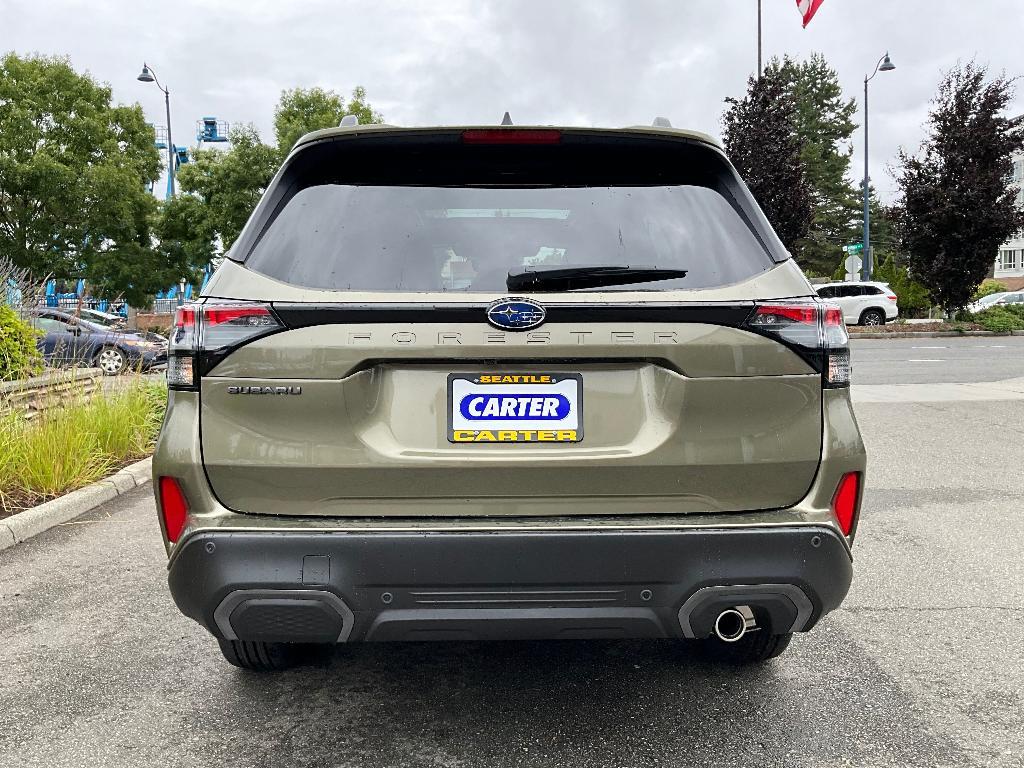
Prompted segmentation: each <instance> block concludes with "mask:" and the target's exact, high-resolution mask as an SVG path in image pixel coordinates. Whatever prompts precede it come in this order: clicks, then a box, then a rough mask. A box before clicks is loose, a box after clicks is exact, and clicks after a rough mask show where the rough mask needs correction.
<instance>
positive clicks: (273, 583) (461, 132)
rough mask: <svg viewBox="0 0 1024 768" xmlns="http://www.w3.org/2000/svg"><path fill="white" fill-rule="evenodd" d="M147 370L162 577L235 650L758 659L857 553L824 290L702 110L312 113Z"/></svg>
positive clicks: (775, 649)
mask: <svg viewBox="0 0 1024 768" xmlns="http://www.w3.org/2000/svg"><path fill="white" fill-rule="evenodd" d="M167 376H168V382H169V385H170V396H169V407H168V411H167V416H166V420H165V422H164V425H163V429H162V431H161V434H160V438H159V442H158V445H157V450H156V455H155V457H154V460H153V472H154V480H155V483H154V486H155V491H156V496H157V506H158V509H159V513H160V514H159V516H160V522H161V527H162V531H163V536H164V540H165V543H166V547H167V552H168V555H169V558H170V563H169V581H170V589H171V593H172V595H173V597H174V600H175V602H176V603H177V605H178V607H179V608H180V609H181V610H182V611H183V612H184V613H185V614H186V615H187V616H189V617H191V618H193V619H194V620H196V621H197V622H199V623H200V624H201V625H202V626H204V627H205V628H206V629H207V630H209V632H210V633H212V634H213V635H214V637H216V638H217V640H218V641H219V642H220V646H221V649H222V651H223V653H224V655H225V657H226V658H227V659H228V660H229V661H230V662H232V663H233V664H236V665H238V666H241V667H246V668H250V669H275V668H280V667H282V666H285V665H287V664H288V663H290V662H292V661H294V660H295V659H297V658H300V656H301V653H302V652H305V651H309V650H310V649H315V648H318V647H324V646H330V645H333V644H335V643H346V642H360V641H384V640H478V639H508V638H563V639H580V638H676V639H678V640H679V641H681V642H687V643H689V644H691V645H692V646H694V647H695V648H697V649H698V650H700V651H702V652H705V653H707V654H709V655H711V656H713V657H715V658H719V659H723V660H726V661H733V662H752V661H763V660H765V659H768V658H771V657H773V656H775V655H777V654H779V653H780V652H782V650H784V649H785V647H786V645H787V644H788V642H789V639H790V636H791V634H792V633H794V632H804V631H807V630H809V629H810V628H811V627H813V626H814V625H815V624H816V623H817V622H818V620H819V619H821V617H822V616H824V615H825V614H826V613H828V612H829V611H832V610H834V609H835V608H836V607H837V606H838V605H839V604H840V602H841V601H842V599H843V598H844V596H845V595H846V592H847V590H848V588H849V585H850V579H851V573H852V568H851V563H852V558H851V549H850V545H851V542H852V538H853V535H854V531H855V527H856V524H857V518H858V511H859V506H860V497H861V492H862V488H863V478H864V468H865V455H864V446H863V444H862V442H861V437H860V433H859V431H858V427H857V422H856V420H855V418H854V413H853V408H852V407H851V403H850V394H849V381H850V356H849V349H848V337H847V333H846V328H845V326H844V324H843V318H842V314H841V312H840V310H839V309H838V308H837V307H834V306H831V305H829V304H827V303H823V302H822V301H821V300H820V298H819V297H818V296H817V295H816V294H815V292H814V290H813V289H812V288H811V286H810V285H809V284H808V282H807V280H806V279H805V278H804V276H803V274H802V273H801V271H800V269H799V268H798V267H797V265H796V264H795V263H794V262H793V259H792V258H791V257H790V255H789V254H788V253H787V251H786V250H785V248H784V247H783V245H782V244H781V243H780V241H779V240H778V238H777V237H776V235H775V234H774V232H773V231H772V229H771V227H770V225H769V224H768V222H767V221H766V219H765V217H764V215H763V214H762V212H761V211H760V209H759V208H758V206H757V204H756V203H755V202H754V200H753V198H752V197H751V195H750V193H749V191H748V190H747V188H746V187H745V185H744V184H743V182H742V180H741V179H740V178H739V176H738V175H737V173H736V171H735V170H734V168H733V167H732V165H731V164H730V163H729V161H728V159H727V158H726V156H725V154H724V153H723V151H722V149H721V148H720V147H719V146H718V145H717V144H716V143H715V141H714V140H713V139H710V138H708V137H706V136H703V135H700V134H696V133H691V132H684V131H678V130H673V129H671V128H668V127H654V128H631V129H622V130H599V129H587V128H562V129H555V128H523V127H515V126H504V127H500V128H497V127H470V128H415V129H410V128H394V127H390V126H354V127H342V128H337V129H330V130H325V131H318V132H316V133H312V134H309V135H308V136H305V137H304V138H303V139H301V140H300V141H299V142H298V144H297V145H296V146H295V148H294V150H293V151H292V152H291V154H290V155H289V157H288V158H287V160H286V161H285V162H284V164H283V167H282V168H281V170H280V171H279V172H278V174H277V176H276V177H275V178H274V180H273V182H272V183H271V184H270V186H269V188H268V189H267V191H266V193H265V194H264V196H263V199H262V200H261V202H260V204H259V206H258V207H257V209H256V210H255V212H254V213H253V215H252V217H251V218H250V220H249V222H248V224H247V225H246V227H245V229H244V231H243V232H242V233H241V235H240V237H239V238H238V240H237V241H236V242H235V243H234V244H233V246H232V247H231V250H230V252H229V253H228V254H227V258H226V259H225V260H224V262H223V264H222V265H221V266H220V268H219V269H218V271H217V272H216V274H215V275H214V276H213V278H212V279H211V280H210V282H209V284H208V285H207V287H206V289H205V290H204V291H203V295H202V296H201V298H199V300H198V301H196V302H195V303H193V304H190V305H186V306H185V307H182V308H181V309H180V310H179V312H178V313H177V317H176V319H175V328H174V332H173V338H172V340H171V348H170V357H169V363H168V373H167Z"/></svg>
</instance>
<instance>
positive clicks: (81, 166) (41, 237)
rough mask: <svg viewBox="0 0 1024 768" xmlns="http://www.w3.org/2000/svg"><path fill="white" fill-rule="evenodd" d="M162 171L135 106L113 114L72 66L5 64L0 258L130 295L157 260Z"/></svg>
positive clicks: (46, 61) (0, 107) (101, 92)
mask: <svg viewBox="0 0 1024 768" xmlns="http://www.w3.org/2000/svg"><path fill="white" fill-rule="evenodd" d="M159 172H160V160H159V156H158V154H157V151H156V147H155V146H154V136H153V129H152V127H151V126H149V125H147V124H146V122H145V120H144V118H143V115H142V109H141V108H140V107H139V106H138V105H133V106H130V107H129V106H115V105H112V104H111V93H110V88H108V87H106V86H104V85H100V84H98V83H97V82H96V81H95V80H93V79H92V78H91V77H90V76H88V75H82V74H79V73H77V72H75V71H74V69H72V67H71V65H70V63H69V62H68V61H67V60H66V59H61V58H48V57H42V56H29V57H25V58H22V57H19V56H17V55H16V54H13V53H9V54H6V55H5V56H3V57H2V58H0V256H6V257H8V258H10V260H11V261H13V262H14V264H16V265H18V266H20V267H24V268H27V269H29V270H31V271H32V272H33V273H34V274H36V275H37V276H40V277H42V276H46V275H52V276H54V277H66V278H77V277H87V278H88V279H89V280H90V281H92V282H94V283H101V284H103V285H104V286H105V288H106V289H107V290H109V291H111V292H114V293H123V292H125V291H128V290H131V289H132V288H133V286H134V285H135V284H136V283H137V282H139V281H144V279H145V270H146V268H147V265H148V264H149V262H150V260H151V258H152V255H153V254H152V250H151V248H150V231H149V228H150V221H151V216H152V213H153V211H154V209H155V207H156V202H155V201H154V199H153V197H152V195H150V194H149V193H148V192H147V191H146V190H147V186H148V185H149V184H150V183H152V182H154V181H155V180H156V179H157V177H158V175H159Z"/></svg>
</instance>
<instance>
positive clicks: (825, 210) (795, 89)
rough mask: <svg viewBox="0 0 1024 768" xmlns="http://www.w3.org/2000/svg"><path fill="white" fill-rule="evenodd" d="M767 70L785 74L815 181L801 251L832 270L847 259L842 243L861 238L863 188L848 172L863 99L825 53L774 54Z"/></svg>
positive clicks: (811, 268)
mask: <svg viewBox="0 0 1024 768" xmlns="http://www.w3.org/2000/svg"><path fill="white" fill-rule="evenodd" d="M767 72H768V73H770V74H771V75H777V76H779V77H781V78H782V79H783V81H784V82H785V84H786V92H787V94H788V95H789V97H790V98H791V99H792V100H793V102H794V103H795V105H796V131H797V134H798V135H799V136H800V140H801V142H802V143H803V148H802V149H801V151H800V157H801V159H802V160H803V163H804V167H805V170H806V174H807V180H808V181H809V182H810V185H811V195H812V200H813V205H814V218H813V221H812V222H811V226H810V230H809V231H808V233H807V237H805V238H803V239H802V240H801V241H800V242H799V243H798V244H797V248H796V253H795V255H796V257H797V260H798V261H799V262H800V264H801V266H802V267H803V268H804V269H805V270H806V271H808V272H812V273H814V274H817V275H828V274H831V273H832V271H833V270H834V269H835V268H836V265H837V264H839V263H840V262H841V260H842V251H841V246H842V245H844V244H846V243H852V242H858V241H859V240H860V235H859V234H857V231H856V227H857V224H858V222H859V221H860V215H861V214H860V211H861V205H860V192H859V190H858V189H857V188H855V187H854V186H852V185H851V184H850V181H849V178H848V173H849V171H850V159H851V155H852V152H853V146H852V143H851V139H852V136H853V131H854V128H855V127H856V125H855V124H854V122H853V117H854V115H855V114H856V112H857V105H856V102H854V100H853V99H847V98H845V97H844V96H843V90H842V87H841V86H840V84H839V76H838V74H837V73H836V71H835V70H834V69H832V67H830V66H829V64H828V62H827V61H825V57H824V56H823V55H822V54H820V53H812V54H811V57H810V59H808V60H807V61H796V60H794V59H792V58H790V57H789V56H786V57H785V58H784V59H782V60H781V61H780V60H779V59H777V58H775V59H772V60H771V61H770V62H769V64H768V68H767Z"/></svg>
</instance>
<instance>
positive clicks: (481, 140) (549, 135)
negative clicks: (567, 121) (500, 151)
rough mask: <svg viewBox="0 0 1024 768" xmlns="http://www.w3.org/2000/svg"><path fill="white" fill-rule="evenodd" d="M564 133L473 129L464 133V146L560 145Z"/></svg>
mask: <svg viewBox="0 0 1024 768" xmlns="http://www.w3.org/2000/svg"><path fill="white" fill-rule="evenodd" d="M561 140H562V132H561V131H559V130H556V129H549V128H472V129H470V130H468V131H463V132H462V143H463V144H558V143H559V142H561Z"/></svg>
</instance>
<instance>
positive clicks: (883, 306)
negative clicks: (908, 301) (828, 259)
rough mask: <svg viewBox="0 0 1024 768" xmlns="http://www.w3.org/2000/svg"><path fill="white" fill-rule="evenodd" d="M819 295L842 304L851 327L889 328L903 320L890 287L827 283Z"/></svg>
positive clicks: (820, 288) (834, 302) (844, 315)
mask: <svg viewBox="0 0 1024 768" xmlns="http://www.w3.org/2000/svg"><path fill="white" fill-rule="evenodd" d="M815 288H816V290H817V291H818V295H819V296H821V298H823V299H828V300H829V301H830V302H831V303H833V304H838V305H839V306H840V307H841V308H842V310H843V319H844V320H845V321H846V324H847V325H885V324H886V323H887V322H890V321H892V320H895V319H896V318H897V317H899V314H900V312H899V307H898V306H897V305H896V294H895V293H893V290H892V288H890V287H889V285H888V284H887V283H852V282H851V283H826V284H825V285H818V286H815Z"/></svg>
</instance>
